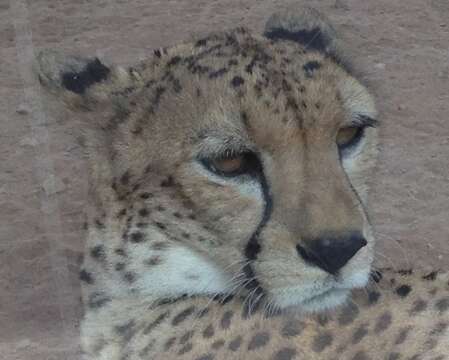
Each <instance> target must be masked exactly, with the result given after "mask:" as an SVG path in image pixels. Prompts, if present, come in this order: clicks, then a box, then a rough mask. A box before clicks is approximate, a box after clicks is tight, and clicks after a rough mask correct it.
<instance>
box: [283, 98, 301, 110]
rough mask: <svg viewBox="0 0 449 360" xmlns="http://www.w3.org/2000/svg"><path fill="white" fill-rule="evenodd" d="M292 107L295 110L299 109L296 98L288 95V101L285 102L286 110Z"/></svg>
mask: <svg viewBox="0 0 449 360" xmlns="http://www.w3.org/2000/svg"><path fill="white" fill-rule="evenodd" d="M289 109H292V110H293V111H296V110H298V104H297V103H296V100H295V99H294V98H293V97H291V96H289V97H287V101H286V103H285V110H289Z"/></svg>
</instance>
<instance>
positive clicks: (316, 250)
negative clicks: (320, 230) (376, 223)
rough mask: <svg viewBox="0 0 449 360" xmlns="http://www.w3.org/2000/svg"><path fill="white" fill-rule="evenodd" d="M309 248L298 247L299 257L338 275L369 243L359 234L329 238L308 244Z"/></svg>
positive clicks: (311, 241)
mask: <svg viewBox="0 0 449 360" xmlns="http://www.w3.org/2000/svg"><path fill="white" fill-rule="evenodd" d="M306 243H307V244H308V246H307V248H304V247H302V246H301V245H297V246H296V249H297V251H298V253H299V255H300V256H301V257H302V258H303V259H304V260H305V261H306V262H308V263H309V264H312V265H315V266H318V267H320V268H321V269H323V270H324V271H327V272H328V273H330V274H336V273H337V272H338V270H340V269H341V268H342V267H343V266H345V264H346V263H347V262H348V261H349V259H351V258H352V257H353V256H354V255H355V254H356V253H357V251H359V250H360V249H361V248H362V247H364V246H365V245H366V244H367V242H366V240H365V238H364V237H363V236H362V234H360V233H359V232H354V233H350V234H346V235H344V236H327V237H322V238H318V239H313V240H310V241H307V242H306Z"/></svg>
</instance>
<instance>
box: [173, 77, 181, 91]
mask: <svg viewBox="0 0 449 360" xmlns="http://www.w3.org/2000/svg"><path fill="white" fill-rule="evenodd" d="M172 84H173V91H174V92H175V93H177V94H179V93H180V92H181V91H182V86H181V81H179V79H173V81H172Z"/></svg>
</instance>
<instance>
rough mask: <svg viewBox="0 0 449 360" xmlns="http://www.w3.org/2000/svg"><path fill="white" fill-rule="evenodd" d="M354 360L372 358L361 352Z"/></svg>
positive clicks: (368, 359)
mask: <svg viewBox="0 0 449 360" xmlns="http://www.w3.org/2000/svg"><path fill="white" fill-rule="evenodd" d="M352 360H370V358H369V356H368V355H366V353H365V352H364V351H359V352H358V353H357V354H355V355H354V357H353V358H352Z"/></svg>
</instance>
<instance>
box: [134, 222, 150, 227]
mask: <svg viewBox="0 0 449 360" xmlns="http://www.w3.org/2000/svg"><path fill="white" fill-rule="evenodd" d="M136 226H137V227H138V228H146V227H147V226H148V223H146V222H138V223H137V224H136Z"/></svg>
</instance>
